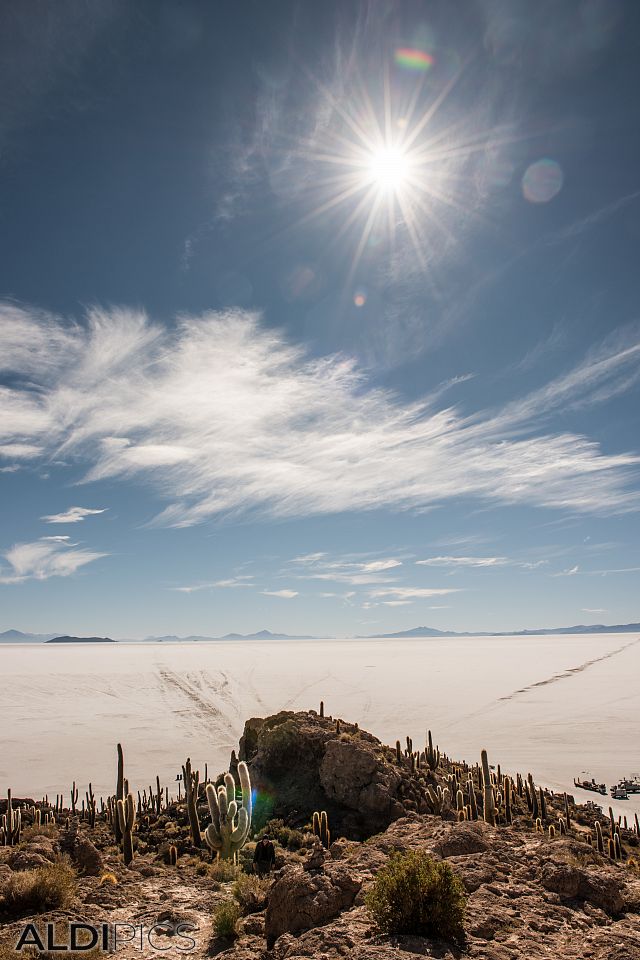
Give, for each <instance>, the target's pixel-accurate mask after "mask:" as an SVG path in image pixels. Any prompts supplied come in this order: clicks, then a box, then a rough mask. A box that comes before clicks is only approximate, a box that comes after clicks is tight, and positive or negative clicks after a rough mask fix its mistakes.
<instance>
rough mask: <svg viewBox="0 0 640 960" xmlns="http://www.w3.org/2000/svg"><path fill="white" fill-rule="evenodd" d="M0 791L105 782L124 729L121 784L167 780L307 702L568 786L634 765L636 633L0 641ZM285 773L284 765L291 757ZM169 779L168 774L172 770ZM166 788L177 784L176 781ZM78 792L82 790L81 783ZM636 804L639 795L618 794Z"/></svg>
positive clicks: (111, 778) (638, 725)
mask: <svg viewBox="0 0 640 960" xmlns="http://www.w3.org/2000/svg"><path fill="white" fill-rule="evenodd" d="M0 653H1V659H0V673H1V677H2V683H1V689H0V716H1V717H2V718H3V723H2V751H1V754H0V793H1V794H2V795H4V793H5V791H6V788H7V787H8V786H9V787H12V788H13V791H14V794H15V795H18V796H19V795H28V796H35V797H38V796H41V795H42V794H43V793H44V792H48V794H49V796H50V797H51V796H52V795H55V794H56V793H61V792H62V793H65V794H66V795H67V796H68V792H69V787H70V785H71V782H72V781H73V780H76V781H77V782H78V784H79V785H80V787H81V791H83V790H84V788H85V786H86V784H87V782H88V781H89V780H91V781H92V783H93V788H94V791H95V792H96V794H98V795H100V794H102V795H105V796H106V795H107V794H108V793H113V792H114V789H115V774H116V768H115V757H116V752H115V745H116V743H117V742H118V741H120V742H122V744H123V746H124V750H125V760H126V773H127V776H128V777H129V782H130V785H131V787H132V789H134V790H135V789H138V788H140V789H142V788H143V787H144V786H148V785H149V783H151V782H154V781H155V775H156V774H159V775H160V778H161V780H162V782H163V783H166V784H169V785H171V784H172V783H173V781H175V777H176V773H177V772H178V771H179V770H180V765H181V763H182V762H183V761H184V759H185V758H186V757H187V756H190V757H191V758H192V760H193V762H194V764H196V765H197V766H199V767H200V768H201V769H203V768H204V763H205V761H206V762H207V763H208V765H209V771H210V772H211V773H217V772H219V771H220V770H222V769H223V768H224V769H226V764H227V762H228V759H229V754H230V751H231V749H232V748H234V747H235V748H237V743H238V738H239V736H240V734H241V732H242V727H243V723H244V720H245V719H246V718H248V717H251V716H266V715H267V714H269V713H273V712H276V711H278V710H296V709H308V708H315V709H317V708H318V705H319V703H320V700H321V699H323V700H324V701H325V705H326V712H327V713H328V714H332V715H333V716H335V717H338V716H339V717H344V718H345V719H348V720H350V721H356V720H357V721H358V722H359V724H360V726H361V727H364V728H366V729H367V730H370V731H371V732H372V733H375V734H376V735H377V736H379V737H380V738H381V739H382V740H384V741H386V742H388V743H394V742H395V740H396V739H400V740H402V741H403V742H404V738H405V736H406V735H407V734H409V735H410V736H411V737H412V738H413V741H414V745H416V746H417V745H418V744H420V745H422V744H423V742H424V737H425V730H426V728H427V727H430V728H431V730H432V731H433V734H434V738H435V740H436V741H437V742H438V743H439V744H440V747H441V749H443V750H445V751H446V752H447V753H448V754H449V755H450V756H453V757H455V758H459V759H467V760H471V761H473V760H475V759H476V758H477V757H478V756H479V753H480V750H481V748H482V747H485V746H486V747H487V749H488V750H489V757H490V760H491V762H493V763H498V762H499V763H501V764H502V767H503V769H504V770H507V771H509V770H511V771H515V770H519V771H521V772H522V773H526V772H528V771H531V772H533V774H534V776H535V777H536V780H537V781H539V782H541V783H544V784H546V785H547V786H549V787H551V788H552V789H556V790H563V789H567V790H570V791H571V792H573V793H575V794H576V798H577V799H582V800H586V799H590V798H591V799H595V800H596V802H598V803H602V804H603V805H604V807H605V810H606V809H607V807H608V804H609V799H608V798H607V797H598V796H597V795H594V794H588V793H584V792H582V791H575V790H574V788H573V776H574V775H577V774H582V773H583V772H588V774H589V776H593V777H595V778H596V780H598V781H599V782H600V781H606V783H607V784H611V783H613V782H615V781H617V780H618V779H619V778H620V777H622V776H631V775H633V774H636V773H640V755H639V753H638V746H637V745H638V743H639V742H640V683H638V678H639V677H640V638H638V637H637V636H636V635H635V634H611V635H609V634H607V635H597V636H594V635H585V636H544V637H489V638H487V637H469V638H449V639H439V638H438V639H425V640H415V639H414V640H333V639H327V640H317V641H267V642H264V641H260V642H252V641H231V642H225V641H216V642H200V643H180V644H177V643H176V644H167V643H153V644H151V643H145V644H133V643H131V644H129V643H126V644H125V643H121V644H104V645H84V644H83V645H55V644H48V645H43V644H33V645H25V644H19V645H9V644H7V645H3V646H2V648H1V650H0ZM292 773H293V771H292ZM174 786H175V784H174ZM172 792H175V791H172ZM81 795H82V793H81ZM614 806H615V809H616V811H617V812H619V813H627V815H629V814H633V812H635V811H638V812H640V795H636V797H635V798H633V799H631V798H630V799H629V800H628V801H626V802H625V801H621V802H619V803H617V804H615V805H614Z"/></svg>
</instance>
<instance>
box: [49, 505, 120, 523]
mask: <svg viewBox="0 0 640 960" xmlns="http://www.w3.org/2000/svg"><path fill="white" fill-rule="evenodd" d="M106 510H107V508H106V507H105V508H104V509H103V510H91V509H89V508H88V507H69V509H68V510H65V511H64V513H52V514H50V516H47V517H40V519H41V520H44V521H45V523H80V521H81V520H84V518H85V517H93V516H95V515H97V514H99V513H106Z"/></svg>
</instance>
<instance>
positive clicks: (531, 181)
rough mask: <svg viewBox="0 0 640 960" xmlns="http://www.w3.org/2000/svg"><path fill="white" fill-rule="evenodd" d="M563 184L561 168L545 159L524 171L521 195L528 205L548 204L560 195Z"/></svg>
mask: <svg viewBox="0 0 640 960" xmlns="http://www.w3.org/2000/svg"><path fill="white" fill-rule="evenodd" d="M563 182H564V174H563V173H562V167H561V166H560V164H559V163H556V161H555V160H549V159H547V158H546V157H545V158H543V159H542V160H536V162H535V163H532V164H531V165H530V166H529V167H527V169H526V170H525V173H524V176H523V178H522V193H523V195H524V198H525V200H528V201H529V203H548V202H549V201H550V200H553V198H554V197H555V196H556V195H557V194H558V193H560V191H561V190H562V184H563Z"/></svg>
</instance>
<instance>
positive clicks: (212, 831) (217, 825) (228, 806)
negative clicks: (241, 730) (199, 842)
mask: <svg viewBox="0 0 640 960" xmlns="http://www.w3.org/2000/svg"><path fill="white" fill-rule="evenodd" d="M238 777H239V778H240V787H241V790H242V799H241V801H240V807H238V802H237V800H236V782H235V780H234V779H233V774H231V773H226V774H225V777H224V786H222V785H221V786H219V787H218V790H217V791H216V788H215V786H214V785H213V784H212V783H209V784H207V802H208V804H209V812H210V814H211V823H210V824H209V826H208V827H207V829H206V830H205V833H204V838H205V840H206V843H207V846H208V847H209V848H210V849H211V850H212V851H213V852H214V853H217V854H218V855H219V856H220V857H221V858H222V859H223V860H231V859H233V860H235V859H236V854H237V852H238V851H239V850H241V849H242V847H243V846H244V845H245V843H246V842H247V840H248V838H249V831H250V830H251V813H252V806H251V779H250V777H249V768H248V767H247V765H246V763H245V762H244V761H240V763H239V764H238Z"/></svg>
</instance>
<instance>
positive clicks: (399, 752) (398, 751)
mask: <svg viewBox="0 0 640 960" xmlns="http://www.w3.org/2000/svg"><path fill="white" fill-rule="evenodd" d="M401 761H402V748H401V746H400V741H399V740H396V763H400V762H401Z"/></svg>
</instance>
